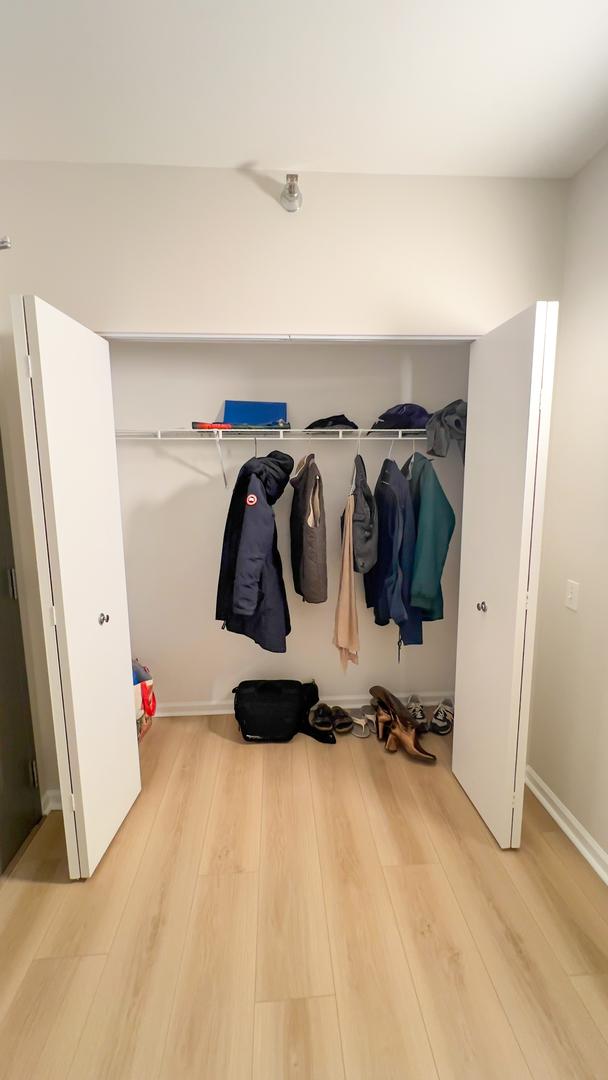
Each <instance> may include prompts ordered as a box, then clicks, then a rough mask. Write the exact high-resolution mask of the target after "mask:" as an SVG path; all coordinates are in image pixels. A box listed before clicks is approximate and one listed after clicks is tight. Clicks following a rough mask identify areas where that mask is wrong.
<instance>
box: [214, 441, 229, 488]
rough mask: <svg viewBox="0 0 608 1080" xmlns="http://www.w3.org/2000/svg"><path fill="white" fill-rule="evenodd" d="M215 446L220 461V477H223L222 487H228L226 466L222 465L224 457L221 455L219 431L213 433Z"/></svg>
mask: <svg viewBox="0 0 608 1080" xmlns="http://www.w3.org/2000/svg"><path fill="white" fill-rule="evenodd" d="M215 445H216V446H217V453H218V457H219V459H220V467H221V470H222V476H223V477H224V487H225V488H227V487H228V477H227V476H226V466H225V465H224V455H223V453H222V440H221V439H220V433H219V431H216V433H215Z"/></svg>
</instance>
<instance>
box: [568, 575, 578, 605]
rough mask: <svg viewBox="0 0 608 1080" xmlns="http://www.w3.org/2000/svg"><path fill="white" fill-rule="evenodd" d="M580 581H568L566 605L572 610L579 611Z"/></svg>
mask: <svg viewBox="0 0 608 1080" xmlns="http://www.w3.org/2000/svg"><path fill="white" fill-rule="evenodd" d="M578 589H579V583H578V581H567V582H566V607H567V608H570V611H578Z"/></svg>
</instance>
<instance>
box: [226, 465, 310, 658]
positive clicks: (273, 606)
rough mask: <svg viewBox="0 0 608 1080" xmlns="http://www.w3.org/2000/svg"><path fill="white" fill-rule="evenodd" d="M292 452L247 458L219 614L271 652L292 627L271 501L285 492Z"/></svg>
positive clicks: (231, 517) (231, 519) (231, 521)
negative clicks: (290, 453)
mask: <svg viewBox="0 0 608 1080" xmlns="http://www.w3.org/2000/svg"><path fill="white" fill-rule="evenodd" d="M292 469H293V458H291V457H290V456H289V454H282V453H281V452H280V451H279V450H273V451H272V452H271V453H270V454H268V456H267V457H256V458H251V459H250V460H249V461H247V462H245V464H244V465H243V467H242V469H241V471H240V472H239V475H238V477H237V481H236V484H235V487H234V491H233V493H232V498H231V500H230V508H229V510H228V517H227V520H226V528H225V531H224V543H223V547H222V560H221V565H220V577H219V582H218V587H217V605H216V614H215V617H216V619H221V620H222V621H223V622H224V624H225V627H226V630H231V631H232V633H234V634H244V635H245V636H246V637H250V638H252V639H253V641H255V642H257V644H258V645H260V646H261V647H262V648H263V649H267V650H268V651H269V652H277V653H280V652H285V650H286V640H285V639H286V637H287V635H288V634H289V632H290V630H291V625H290V622H289V609H288V607H287V596H286V594H285V585H284V582H283V568H282V565H281V556H280V555H279V549H278V546H277V529H276V524H275V520H274V512H273V509H272V507H273V504H274V503H275V502H276V501H277V499H278V498H279V497H280V496H281V495H282V494H283V491H284V490H285V487H286V485H287V481H288V480H289V475H290V473H291V470H292Z"/></svg>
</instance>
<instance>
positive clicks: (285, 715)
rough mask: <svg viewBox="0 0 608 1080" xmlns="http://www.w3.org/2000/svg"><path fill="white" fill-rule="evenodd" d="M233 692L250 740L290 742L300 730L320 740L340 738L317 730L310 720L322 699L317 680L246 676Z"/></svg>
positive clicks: (243, 731) (239, 719)
mask: <svg viewBox="0 0 608 1080" xmlns="http://www.w3.org/2000/svg"><path fill="white" fill-rule="evenodd" d="M232 692H233V694H234V712H235V716H236V720H237V723H238V725H239V728H240V730H241V735H242V736H243V738H244V739H245V740H246V742H289V740H290V739H293V737H294V735H297V733H298V732H302V734H304V735H310V736H311V737H312V738H313V739H317V741H318V742H326V743H335V741H336V737H335V735H334V734H333V732H332V731H317V729H316V728H313V727H311V726H310V724H309V722H308V714H309V712H310V710H311V709H312V707H313V705H316V704H317V702H318V700H319V691H318V689H317V684H316V683H315V682H309V683H301V682H297V680H295V679H246V680H245V681H244V682H241V683H239V685H238V686H236V687H235V688H234V690H233V691H232Z"/></svg>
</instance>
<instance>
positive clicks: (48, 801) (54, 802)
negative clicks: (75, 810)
mask: <svg viewBox="0 0 608 1080" xmlns="http://www.w3.org/2000/svg"><path fill="white" fill-rule="evenodd" d="M40 802H41V804H42V813H43V815H44V817H46V815H47V814H50V812H51V810H61V792H60V790H59V788H47V790H46V791H43V792H42V795H41V796H40Z"/></svg>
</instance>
